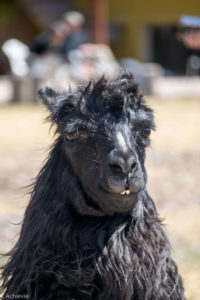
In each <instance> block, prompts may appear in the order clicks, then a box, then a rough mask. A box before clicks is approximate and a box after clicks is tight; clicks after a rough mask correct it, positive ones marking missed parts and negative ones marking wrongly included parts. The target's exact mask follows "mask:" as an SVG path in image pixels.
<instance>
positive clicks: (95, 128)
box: [39, 73, 154, 214]
mask: <svg viewBox="0 0 200 300" xmlns="http://www.w3.org/2000/svg"><path fill="white" fill-rule="evenodd" d="M39 95H40V97H41V98H42V99H43V101H44V103H45V104H46V105H47V107H48V108H49V110H50V112H51V120H52V122H54V123H56V124H57V130H58V132H59V134H60V135H61V138H62V141H63V143H62V144H63V147H64V150H65V154H66V156H67V157H68V160H69V161H70V164H71V166H72V169H73V171H74V173H75V174H76V175H77V176H78V178H79V180H80V182H81V185H82V187H83V189H84V191H85V193H86V194H87V195H88V196H89V197H90V198H91V199H92V200H93V201H95V202H96V203H97V204H98V205H99V206H100V207H101V208H102V209H103V210H104V212H105V213H107V214H113V213H115V212H127V211H130V210H131V209H132V208H134V206H135V205H136V203H137V202H138V199H139V194H140V192H141V191H143V190H144V189H145V185H146V172H145V168H144V159H145V148H146V147H147V146H148V145H149V143H150V139H149V136H150V133H151V130H152V129H154V122H153V114H152V110H151V109H149V108H148V107H147V106H146V105H145V102H144V100H143V97H142V95H141V94H140V92H139V90H138V85H137V84H136V82H135V81H134V78H133V76H132V75H131V74H130V73H122V74H121V75H120V76H119V77H118V78H117V79H115V80H112V81H108V80H106V79H105V78H102V79H101V80H99V81H98V82H96V83H94V84H92V83H90V84H89V85H88V86H86V87H84V86H80V87H78V88H77V89H76V90H74V91H70V92H68V93H63V94H58V93H56V92H55V91H53V90H52V89H50V88H42V89H40V91H39Z"/></svg>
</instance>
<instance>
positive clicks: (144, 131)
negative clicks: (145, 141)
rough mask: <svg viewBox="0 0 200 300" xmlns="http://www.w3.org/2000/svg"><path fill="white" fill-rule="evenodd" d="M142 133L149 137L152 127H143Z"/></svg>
mask: <svg viewBox="0 0 200 300" xmlns="http://www.w3.org/2000/svg"><path fill="white" fill-rule="evenodd" d="M141 134H142V136H143V137H144V138H148V137H149V136H150V134H151V128H148V127H147V128H143V129H142V131H141Z"/></svg>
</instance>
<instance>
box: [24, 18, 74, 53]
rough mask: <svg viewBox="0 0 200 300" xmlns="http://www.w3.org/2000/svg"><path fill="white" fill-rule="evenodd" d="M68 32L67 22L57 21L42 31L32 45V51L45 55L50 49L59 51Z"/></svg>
mask: <svg viewBox="0 0 200 300" xmlns="http://www.w3.org/2000/svg"><path fill="white" fill-rule="evenodd" d="M67 34H68V31H67V28H66V25H65V23H64V22H63V21H58V22H55V23H53V24H52V25H51V28H50V29H49V30H48V31H46V32H42V33H41V34H40V35H39V36H37V37H36V39H35V40H34V41H33V42H32V43H31V45H30V51H31V52H32V53H34V54H36V55H43V54H46V53H47V52H48V51H50V52H52V51H53V52H58V53H59V52H60V47H61V46H62V44H63V42H64V40H65V38H66V36H67Z"/></svg>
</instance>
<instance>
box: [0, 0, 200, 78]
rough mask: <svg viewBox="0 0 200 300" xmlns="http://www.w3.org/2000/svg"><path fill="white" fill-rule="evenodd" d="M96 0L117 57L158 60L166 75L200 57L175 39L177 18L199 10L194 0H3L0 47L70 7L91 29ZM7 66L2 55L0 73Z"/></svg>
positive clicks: (25, 36) (45, 25) (37, 29)
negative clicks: (83, 17) (79, 13)
mask: <svg viewBox="0 0 200 300" xmlns="http://www.w3.org/2000/svg"><path fill="white" fill-rule="evenodd" d="M95 2H101V5H102V3H103V5H104V18H105V19H107V21H108V24H109V32H110V34H109V40H110V45H111V48H112V50H113V51H114V54H115V55H116V57H117V58H124V57H128V58H135V59H138V60H140V61H143V62H157V63H159V64H161V65H162V66H163V67H164V68H165V70H166V74H169V75H184V74H185V69H186V62H187V60H188V57H190V56H191V55H192V54H197V55H200V53H199V50H192V49H189V48H186V47H185V46H184V45H183V43H181V42H180V41H179V40H178V39H177V38H176V33H177V26H178V21H179V18H180V16H181V15H182V14H190V15H198V12H199V13H200V1H197V0H190V1H173V0H168V1H160V0H124V1H121V0H1V1H0V45H1V44H2V43H3V42H5V40H7V39H9V38H17V39H19V40H21V41H23V42H24V43H26V44H29V43H30V41H31V40H32V39H33V37H34V36H35V35H36V34H38V33H39V32H40V31H42V30H45V29H46V28H48V27H49V25H50V24H51V23H52V22H54V21H56V20H58V19H59V18H60V17H62V15H63V13H64V12H66V11H70V10H80V11H82V12H83V13H84V14H85V15H86V18H87V25H88V28H90V30H91V31H92V28H93V25H94V23H93V22H92V19H94V18H92V15H93V14H94V9H93V5H94V3H95ZM93 17H94V16H93ZM98 17H99V16H98ZM7 70H8V64H7V62H6V59H5V57H3V54H2V53H0V74H5V72H6V71H7Z"/></svg>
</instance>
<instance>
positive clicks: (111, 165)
mask: <svg viewBox="0 0 200 300" xmlns="http://www.w3.org/2000/svg"><path fill="white" fill-rule="evenodd" d="M109 166H110V168H111V169H113V170H114V171H117V172H122V168H121V167H120V166H119V165H117V164H109Z"/></svg>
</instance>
